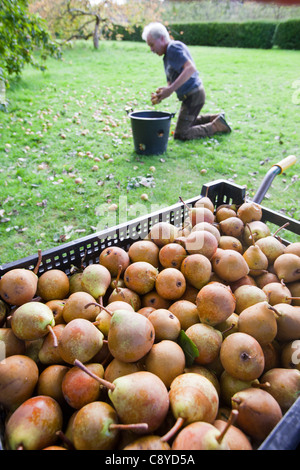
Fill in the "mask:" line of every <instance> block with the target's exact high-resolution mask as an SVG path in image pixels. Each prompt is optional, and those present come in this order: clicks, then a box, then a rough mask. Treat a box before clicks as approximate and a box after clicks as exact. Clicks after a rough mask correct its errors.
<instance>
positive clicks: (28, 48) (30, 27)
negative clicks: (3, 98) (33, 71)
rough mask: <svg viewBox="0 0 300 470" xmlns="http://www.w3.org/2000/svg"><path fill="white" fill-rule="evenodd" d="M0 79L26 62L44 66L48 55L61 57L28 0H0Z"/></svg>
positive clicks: (6, 81) (20, 69)
mask: <svg viewBox="0 0 300 470" xmlns="http://www.w3.org/2000/svg"><path fill="white" fill-rule="evenodd" d="M0 5H1V8H0V81H1V82H5V83H6V85H7V84H8V77H9V76H10V75H14V74H15V75H20V74H21V73H22V69H23V68H24V67H25V65H26V64H30V65H32V66H34V67H36V68H38V69H40V70H44V69H45V68H46V67H45V60H46V59H47V57H49V56H54V57H60V55H61V52H60V49H59V47H58V46H57V45H56V44H55V43H54V42H53V41H52V39H51V35H50V33H49V32H48V30H47V28H46V23H45V21H44V20H43V19H41V18H39V17H38V16H36V15H33V14H31V13H29V11H28V1H27V0H0Z"/></svg>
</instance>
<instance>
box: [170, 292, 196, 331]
mask: <svg viewBox="0 0 300 470" xmlns="http://www.w3.org/2000/svg"><path fill="white" fill-rule="evenodd" d="M168 310H169V311H170V312H171V313H173V315H175V316H176V317H177V318H178V320H179V322H180V326H181V329H182V330H184V331H185V330H186V329H187V328H188V327H189V326H191V325H194V324H195V323H198V322H199V317H198V310H197V306H196V305H195V303H194V302H191V301H190V300H185V299H182V300H176V301H175V302H173V303H172V304H171V305H170V307H169V308H168Z"/></svg>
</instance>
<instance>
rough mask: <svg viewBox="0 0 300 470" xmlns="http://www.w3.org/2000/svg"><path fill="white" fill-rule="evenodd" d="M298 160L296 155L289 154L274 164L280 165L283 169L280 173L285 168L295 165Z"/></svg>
mask: <svg viewBox="0 0 300 470" xmlns="http://www.w3.org/2000/svg"><path fill="white" fill-rule="evenodd" d="M296 161H297V158H296V157H295V155H289V156H288V157H286V158H284V159H283V160H281V161H280V162H278V163H276V164H275V165H273V166H278V167H279V168H280V169H281V172H280V173H279V174H281V173H282V172H283V171H284V170H286V169H287V168H289V167H290V166H292V165H294V164H295V163H296Z"/></svg>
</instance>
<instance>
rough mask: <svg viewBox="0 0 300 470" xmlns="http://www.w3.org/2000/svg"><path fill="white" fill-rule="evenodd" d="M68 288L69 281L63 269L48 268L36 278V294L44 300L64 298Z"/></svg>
mask: <svg viewBox="0 0 300 470" xmlns="http://www.w3.org/2000/svg"><path fill="white" fill-rule="evenodd" d="M69 290H70V281H69V278H68V276H67V275H66V273H65V272H64V271H61V270H60V269H50V270H49V271H45V272H44V273H43V274H41V276H40V277H39V278H38V283H37V295H39V296H40V297H42V299H43V300H44V301H45V302H48V301H49V300H54V299H60V300H62V299H65V298H66V297H67V296H68V294H69Z"/></svg>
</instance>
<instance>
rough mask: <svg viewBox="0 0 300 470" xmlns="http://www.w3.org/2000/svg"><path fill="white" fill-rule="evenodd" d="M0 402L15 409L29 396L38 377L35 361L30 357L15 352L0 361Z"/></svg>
mask: <svg viewBox="0 0 300 470" xmlns="http://www.w3.org/2000/svg"><path fill="white" fill-rule="evenodd" d="M0 377H1V380H0V403H1V405H2V406H4V408H6V409H8V410H14V409H16V408H17V407H18V406H19V405H20V404H21V403H23V402H24V401H25V400H27V399H28V398H30V397H31V395H32V393H33V391H34V389H35V386H36V384H37V381H38V378H39V370H38V367H37V365H36V363H35V362H34V361H33V359H31V358H30V357H27V356H25V355H22V354H15V355H12V356H9V357H7V358H6V359H3V360H2V361H1V362H0Z"/></svg>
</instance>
